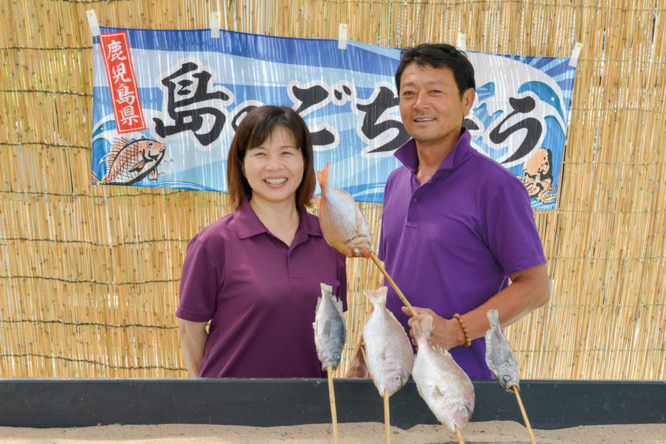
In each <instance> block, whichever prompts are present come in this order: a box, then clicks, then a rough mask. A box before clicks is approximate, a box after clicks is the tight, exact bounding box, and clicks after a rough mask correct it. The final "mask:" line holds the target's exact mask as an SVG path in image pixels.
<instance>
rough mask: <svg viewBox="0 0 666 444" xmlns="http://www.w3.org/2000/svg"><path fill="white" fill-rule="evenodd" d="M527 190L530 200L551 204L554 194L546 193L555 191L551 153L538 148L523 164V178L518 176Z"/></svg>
mask: <svg viewBox="0 0 666 444" xmlns="http://www.w3.org/2000/svg"><path fill="white" fill-rule="evenodd" d="M518 179H520V180H521V181H522V182H523V185H525V188H527V193H528V194H529V195H530V198H533V197H535V198H536V200H538V201H539V202H542V203H551V202H552V201H553V200H554V199H555V194H554V193H550V194H548V191H552V190H554V189H555V186H554V185H553V153H552V151H551V150H549V149H546V148H539V149H537V150H536V151H535V153H534V154H533V155H532V156H531V157H530V158H529V159H527V160H526V161H525V163H524V164H523V176H522V177H520V176H518Z"/></svg>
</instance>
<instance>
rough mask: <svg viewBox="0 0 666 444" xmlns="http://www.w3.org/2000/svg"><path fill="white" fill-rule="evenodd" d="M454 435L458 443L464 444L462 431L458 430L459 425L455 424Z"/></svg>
mask: <svg viewBox="0 0 666 444" xmlns="http://www.w3.org/2000/svg"><path fill="white" fill-rule="evenodd" d="M456 436H457V437H458V443H459V444H465V440H464V439H463V436H462V431H461V430H460V427H458V426H456Z"/></svg>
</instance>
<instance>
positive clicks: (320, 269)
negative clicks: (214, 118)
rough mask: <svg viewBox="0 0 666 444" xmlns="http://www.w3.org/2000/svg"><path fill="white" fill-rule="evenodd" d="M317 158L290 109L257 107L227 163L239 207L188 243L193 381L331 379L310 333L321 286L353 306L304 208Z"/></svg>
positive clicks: (184, 318)
mask: <svg viewBox="0 0 666 444" xmlns="http://www.w3.org/2000/svg"><path fill="white" fill-rule="evenodd" d="M312 156H313V155H312V142H311V138H310V133H309V131H308V129H307V127H306V125H305V122H304V121H303V119H302V118H301V117H300V116H299V115H298V114H297V113H296V112H295V111H293V110H292V109H290V108H280V107H276V106H262V107H260V108H256V109H254V110H252V111H251V112H249V113H248V114H247V116H245V118H244V119H243V120H242V121H241V123H240V125H239V126H238V129H237V130H236V135H235V136H234V139H233V141H232V142H231V147H230V149H229V156H228V158H227V181H228V184H229V194H230V195H231V199H232V201H233V204H234V207H235V211H234V212H232V213H230V214H228V215H226V216H224V217H223V218H222V219H220V220H218V221H217V222H215V223H213V224H211V225H209V226H208V227H206V228H204V229H203V230H202V231H201V232H200V233H199V234H197V235H196V236H195V237H194V238H193V239H192V240H191V241H190V243H189V245H188V247H187V254H186V257H185V263H184V265H183V274H182V276H181V283H180V304H179V306H178V310H177V312H176V316H177V317H178V318H179V334H180V338H181V343H182V346H183V356H184V358H185V364H186V366H187V369H188V371H189V372H190V374H191V375H192V376H200V377H253V378H261V377H271V378H280V377H283V378H287V377H322V376H324V374H323V373H322V370H321V364H320V363H319V360H318V358H317V352H316V349H315V345H314V333H313V329H312V323H313V322H314V316H315V307H316V303H317V298H318V297H319V295H320V291H321V290H320V283H322V282H324V283H327V284H329V285H332V286H333V292H334V294H336V295H337V296H338V297H339V298H340V299H342V301H343V304H344V309H345V310H346V297H347V277H346V272H345V258H344V256H342V255H341V254H340V253H338V252H336V251H335V250H334V249H333V248H332V247H330V246H329V245H328V244H327V243H326V241H325V240H324V238H323V236H322V233H321V229H320V228H319V221H318V220H317V218H316V217H315V216H312V215H311V214H309V213H308V212H307V211H305V206H307V205H309V204H310V201H311V199H312V194H313V193H314V188H315V179H314V167H313V161H312ZM209 320H210V321H211V323H210V329H209V332H208V333H206V329H205V327H206V324H207V322H208V321H209Z"/></svg>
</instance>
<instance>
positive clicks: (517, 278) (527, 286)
mask: <svg viewBox="0 0 666 444" xmlns="http://www.w3.org/2000/svg"><path fill="white" fill-rule="evenodd" d="M549 299H550V284H549V280H548V273H547V269H546V266H545V265H539V266H537V267H532V268H530V269H528V270H525V272H520V273H517V274H516V275H514V276H513V280H512V283H511V285H509V286H508V287H506V288H505V289H504V290H502V291H500V292H499V293H497V294H496V295H495V296H493V297H491V298H490V299H488V301H486V302H485V303H483V304H482V305H480V306H479V307H477V308H475V309H474V310H471V311H470V312H468V313H461V314H462V315H463V319H464V322H465V325H466V327H467V329H468V332H469V335H470V339H476V338H480V337H482V336H484V335H485V334H486V331H488V329H489V328H490V324H489V323H488V318H487V313H488V310H492V309H495V310H497V311H498V314H499V321H500V324H501V325H502V326H503V327H505V326H507V325H509V324H512V323H513V322H515V321H517V320H518V319H520V318H522V317H523V316H525V315H526V314H528V313H530V312H531V311H533V310H536V309H537V308H539V307H541V306H543V305H545V304H546V303H547V302H548V301H549ZM461 345H462V344H461Z"/></svg>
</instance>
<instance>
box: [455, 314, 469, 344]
mask: <svg viewBox="0 0 666 444" xmlns="http://www.w3.org/2000/svg"><path fill="white" fill-rule="evenodd" d="M453 317H454V318H455V319H456V320H457V321H458V324H460V328H461V329H462V332H463V335H465V343H464V344H463V345H464V346H465V347H469V346H470V345H472V341H471V339H470V338H469V331H468V330H467V327H465V321H463V318H462V316H460V315H459V314H458V313H456V314H454V315H453Z"/></svg>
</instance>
